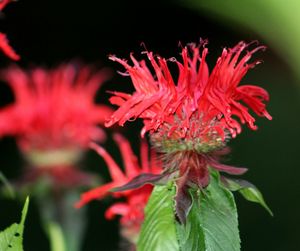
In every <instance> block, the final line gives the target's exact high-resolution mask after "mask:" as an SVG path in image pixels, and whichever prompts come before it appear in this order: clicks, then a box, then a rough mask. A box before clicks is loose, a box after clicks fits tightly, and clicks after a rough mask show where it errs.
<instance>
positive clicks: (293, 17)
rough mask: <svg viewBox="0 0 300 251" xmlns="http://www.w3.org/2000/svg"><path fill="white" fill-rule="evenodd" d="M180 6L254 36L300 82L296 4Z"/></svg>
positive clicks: (290, 0)
mask: <svg viewBox="0 0 300 251" xmlns="http://www.w3.org/2000/svg"><path fill="white" fill-rule="evenodd" d="M181 1H182V5H184V6H186V7H188V8H191V9H193V10H195V11H198V12H199V14H201V15H205V16H206V17H208V18H211V19H215V20H217V22H219V23H221V24H223V25H226V26H228V27H231V29H232V30H237V29H239V31H240V32H241V34H243V33H247V32H249V30H251V31H253V32H256V33H257V34H258V35H259V36H260V37H261V38H263V39H264V40H265V41H266V42H267V43H268V44H269V45H270V46H272V47H273V48H274V49H275V50H276V52H277V53H278V54H279V55H280V56H281V57H282V58H283V60H285V61H286V63H287V64H288V65H289V67H290V68H291V69H292V70H293V71H294V74H295V75H296V76H297V77H298V78H299V79H300V70H299V69H300V46H299V45H300V27H299V24H300V2H299V1H298V0H286V1H281V0H279V1H278V0H242V1H239V0H225V1H224V0H210V1H206V0H181Z"/></svg>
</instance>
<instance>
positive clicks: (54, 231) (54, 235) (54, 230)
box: [46, 222, 67, 251]
mask: <svg viewBox="0 0 300 251" xmlns="http://www.w3.org/2000/svg"><path fill="white" fill-rule="evenodd" d="M46 229H47V233H48V236H49V239H50V247H51V251H67V249H66V243H65V239H64V234H63V231H62V229H61V227H60V226H59V224H57V223H55V222H49V223H48V224H47V225H46Z"/></svg>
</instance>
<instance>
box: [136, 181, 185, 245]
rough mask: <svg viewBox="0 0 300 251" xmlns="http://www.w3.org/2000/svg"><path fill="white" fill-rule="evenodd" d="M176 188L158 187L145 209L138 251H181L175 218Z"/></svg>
mask: <svg viewBox="0 0 300 251" xmlns="http://www.w3.org/2000/svg"><path fill="white" fill-rule="evenodd" d="M174 196H175V186H156V187H155V189H154V190H153V192H152V195H151V197H150V199H149V202H148V204H147V206H146V209H145V214H146V218H145V222H144V224H143V226H142V230H141V233H140V237H139V240H138V243H137V247H138V251H149V250H151V251H167V250H172V251H179V244H178V241H177V236H176V221H175V217H174V211H173V208H174V200H173V197H174Z"/></svg>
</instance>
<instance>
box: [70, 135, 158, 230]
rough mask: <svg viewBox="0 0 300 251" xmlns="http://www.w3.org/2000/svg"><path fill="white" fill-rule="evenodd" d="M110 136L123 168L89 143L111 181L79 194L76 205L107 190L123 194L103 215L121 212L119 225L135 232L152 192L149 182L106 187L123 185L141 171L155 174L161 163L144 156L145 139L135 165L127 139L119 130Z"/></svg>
mask: <svg viewBox="0 0 300 251" xmlns="http://www.w3.org/2000/svg"><path fill="white" fill-rule="evenodd" d="M114 139H115V141H116V143H117V144H118V145H119V147H120V150H121V154H122V158H123V162H124V167H125V171H124V172H123V171H122V170H121V168H120V167H119V166H118V165H117V164H116V163H115V161H114V160H113V159H112V157H111V156H110V155H109V154H108V153H107V152H106V151H105V150H104V148H102V147H101V146H98V145H96V144H94V143H92V144H91V147H92V148H93V149H95V150H96V151H97V153H98V154H99V155H100V156H101V157H102V158H103V159H104V160H105V162H106V164H107V166H108V169H109V173H110V176H111V178H112V181H111V182H109V183H107V184H105V185H102V186H100V187H98V188H95V189H92V190H91V191H88V192H86V193H84V194H82V195H81V199H80V201H79V202H78V203H77V205H76V206H77V207H81V206H83V205H85V204H87V203H88V202H90V201H92V200H95V199H102V198H104V197H105V196H107V195H109V194H112V195H113V196H114V197H116V198H119V197H124V198H125V199H126V200H125V201H124V202H118V203H115V204H114V205H112V206H111V207H110V208H109V209H108V210H107V211H106V213H105V217H106V218H107V219H112V218H113V217H115V216H116V215H121V216H122V217H121V224H122V226H124V227H126V228H131V229H132V228H133V229H135V230H136V232H138V230H139V228H140V226H141V223H142V222H143V219H144V208H145V206H146V204H147V201H148V199H149V197H150V194H151V192H152V189H153V185H151V184H146V185H145V186H143V187H140V188H137V189H133V190H127V191H122V192H114V193H111V191H110V190H111V189H113V188H115V187H120V186H123V185H124V184H126V183H128V182H129V181H131V180H132V179H134V178H135V177H137V176H139V175H141V174H147V173H148V174H149V173H150V174H159V173H160V172H161V171H162V168H161V164H160V163H159V162H158V161H157V160H156V158H155V156H151V158H150V160H148V147H147V144H146V143H145V142H142V145H141V165H139V163H138V159H137V157H136V156H135V155H134V153H133V151H132V149H131V147H130V145H129V142H128V141H127V140H126V139H125V138H123V137H122V136H121V135H119V134H116V135H114Z"/></svg>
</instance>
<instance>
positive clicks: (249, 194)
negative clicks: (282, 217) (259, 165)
mask: <svg viewBox="0 0 300 251" xmlns="http://www.w3.org/2000/svg"><path fill="white" fill-rule="evenodd" d="M239 192H240V193H241V194H242V195H243V196H244V198H245V199H246V200H249V201H252V202H256V203H259V204H260V205H262V206H263V207H264V208H265V209H266V210H267V211H268V212H269V214H270V215H272V216H273V212H272V211H271V209H270V208H269V207H268V205H267V204H266V202H265V200H264V198H263V196H262V194H261V192H260V191H259V190H258V189H257V188H256V187H245V188H242V189H241V190H239Z"/></svg>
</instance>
